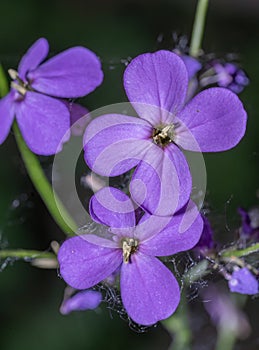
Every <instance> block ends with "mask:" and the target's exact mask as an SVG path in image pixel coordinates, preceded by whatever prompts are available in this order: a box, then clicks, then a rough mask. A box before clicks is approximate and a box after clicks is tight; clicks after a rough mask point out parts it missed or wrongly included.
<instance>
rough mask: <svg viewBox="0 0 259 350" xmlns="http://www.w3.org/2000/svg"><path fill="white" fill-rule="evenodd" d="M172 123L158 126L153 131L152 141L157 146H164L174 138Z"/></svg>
mask: <svg viewBox="0 0 259 350" xmlns="http://www.w3.org/2000/svg"><path fill="white" fill-rule="evenodd" d="M174 129H175V126H174V124H169V125H166V126H162V127H158V128H157V129H155V130H154V132H153V140H154V143H155V144H156V145H158V146H166V145H167V144H168V143H171V142H173V140H174V136H175V135H174Z"/></svg>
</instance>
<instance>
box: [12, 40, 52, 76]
mask: <svg viewBox="0 0 259 350" xmlns="http://www.w3.org/2000/svg"><path fill="white" fill-rule="evenodd" d="M48 52H49V44H48V41H47V40H46V39H45V38H40V39H38V40H37V41H36V42H35V43H34V44H33V45H32V46H31V47H30V48H29V50H28V51H27V52H26V53H25V55H24V56H23V57H22V59H21V61H20V64H19V67H18V73H19V77H20V78H21V79H22V80H26V74H27V73H28V72H29V71H32V70H34V69H36V68H37V67H38V65H39V64H40V63H41V62H42V61H43V60H44V59H45V58H46V57H47V54H48Z"/></svg>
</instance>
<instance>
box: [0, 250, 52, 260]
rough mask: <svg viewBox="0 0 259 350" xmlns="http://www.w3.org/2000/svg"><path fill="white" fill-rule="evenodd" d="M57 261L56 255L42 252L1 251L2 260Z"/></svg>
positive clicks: (0, 257)
mask: <svg viewBox="0 0 259 350" xmlns="http://www.w3.org/2000/svg"><path fill="white" fill-rule="evenodd" d="M6 258H16V259H41V258H42V259H56V255H55V254H54V253H51V252H41V251H38V250H25V249H6V250H0V259H6Z"/></svg>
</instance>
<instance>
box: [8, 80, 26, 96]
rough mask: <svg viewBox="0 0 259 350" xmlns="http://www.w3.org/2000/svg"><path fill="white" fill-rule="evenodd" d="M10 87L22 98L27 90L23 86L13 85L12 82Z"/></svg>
mask: <svg viewBox="0 0 259 350" xmlns="http://www.w3.org/2000/svg"><path fill="white" fill-rule="evenodd" d="M11 87H12V88H13V89H15V90H16V91H18V92H19V93H20V94H21V95H22V96H25V94H26V91H27V90H26V88H25V87H24V86H22V85H19V84H17V83H15V82H14V81H12V82H11Z"/></svg>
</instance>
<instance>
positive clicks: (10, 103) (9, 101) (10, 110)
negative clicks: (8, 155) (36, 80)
mask: <svg viewBox="0 0 259 350" xmlns="http://www.w3.org/2000/svg"><path fill="white" fill-rule="evenodd" d="M14 114H15V112H14V93H13V92H12V91H11V92H10V93H9V94H8V95H6V96H5V97H3V98H2V99H1V100H0V123H1V127H0V144H1V143H3V142H4V141H5V139H6V138H7V136H8V134H9V131H10V129H11V126H12V123H13V120H14Z"/></svg>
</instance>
